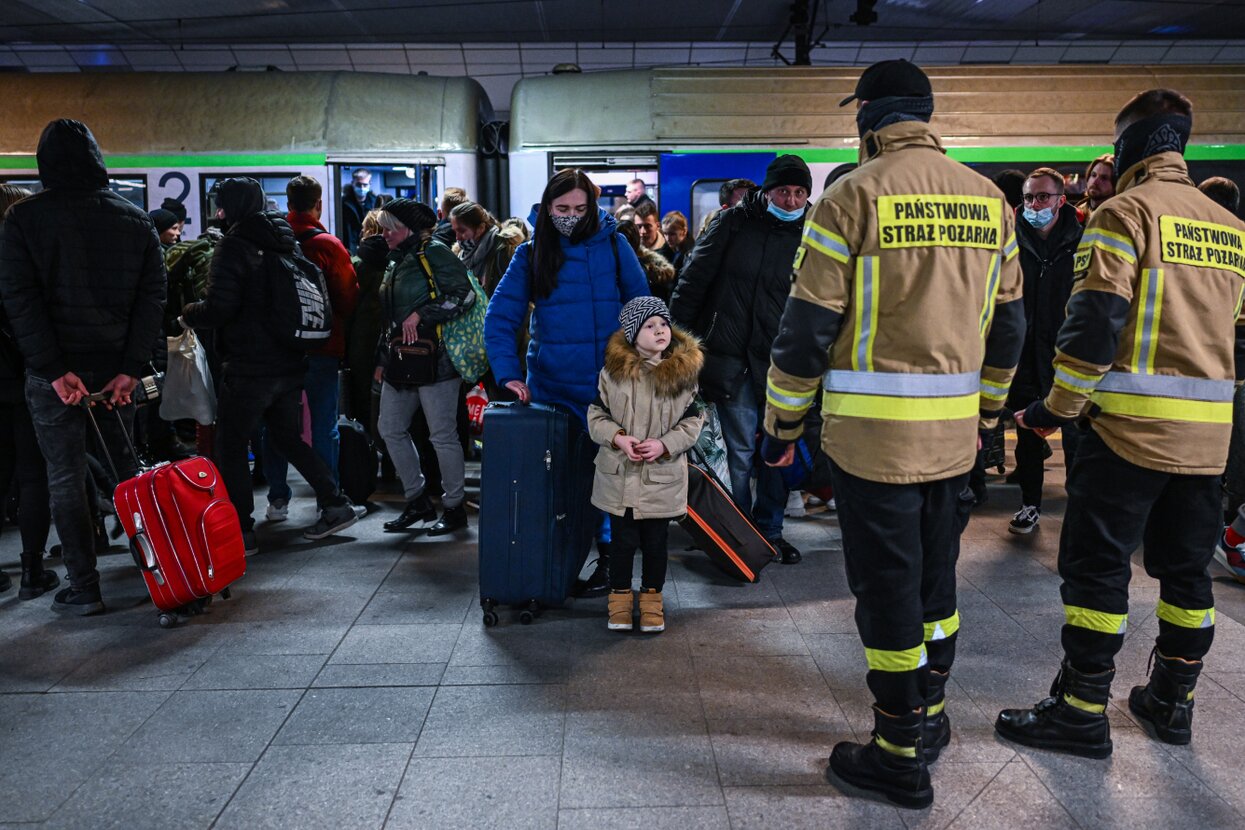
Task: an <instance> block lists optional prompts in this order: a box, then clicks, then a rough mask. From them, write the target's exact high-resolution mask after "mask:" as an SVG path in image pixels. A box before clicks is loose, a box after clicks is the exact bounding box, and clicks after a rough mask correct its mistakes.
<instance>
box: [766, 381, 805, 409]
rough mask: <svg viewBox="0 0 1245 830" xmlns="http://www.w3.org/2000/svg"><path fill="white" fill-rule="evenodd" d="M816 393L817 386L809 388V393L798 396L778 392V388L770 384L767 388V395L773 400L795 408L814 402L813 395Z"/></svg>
mask: <svg viewBox="0 0 1245 830" xmlns="http://www.w3.org/2000/svg"><path fill="white" fill-rule="evenodd" d="M816 394H817V390H816V389H815V388H814V389H811V390H809V393H808V394H807V395H798V396H797V395H784V394H782V393H781V392H778V391H777V390H775V389H774V387H773V386H768V387H766V389H765V396H766V397H767V398H769V399H770V400H771V401H774V402H776V403H780V404H786V405H787V406H790V407H795V408H801V407H805V406H808V405H809V404H810V403H811V402H812V400H813V397H814V396H815V395H816Z"/></svg>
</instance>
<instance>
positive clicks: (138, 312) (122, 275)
mask: <svg viewBox="0 0 1245 830" xmlns="http://www.w3.org/2000/svg"><path fill="white" fill-rule="evenodd" d="M37 157H38V161H39V179H40V181H42V182H43V187H44V189H43V190H42V191H40V192H39V193H36V194H35V195H33V196H31V197H29V198H26V199H23V200H21V201H20V202H17V203H16V204H14V205H13V206H12V207H11V208H9V212H8V217H7V219H6V220H5V222H4V224H3V226H0V297H3V300H4V307H5V310H6V311H7V312H8V316H9V320H10V322H11V325H12V327H13V333H14V335H15V336H16V339H17V343H18V346H19V347H20V349H21V353H22V355H23V356H24V357H25V359H26V366H27V368H28V369H29V371H30V372H31V373H32V374H34V375H36V376H38V377H40V378H43V379H44V380H55V379H56V378H59V377H61V376H62V375H64V374H65V373H66V372H75V373H81V372H95V373H98V374H102V375H108V376H112V375H116V374H126V375H131V376H134V377H142V375H143V367H144V364H146V363H147V361H148V360H149V359H150V358H151V344H152V343H153V342H155V341H156V338H157V337H159V336H160V332H161V323H162V319H163V314H164V294H165V275H164V256H163V249H162V248H161V247H160V240H159V238H158V237H157V236H156V229H155V226H154V225H152V223H151V219H149V218H148V216H147V214H146V213H144V212H143V211H142V210H140V209H139V208H137V207H135V206H134V205H132V204H130V202H128V201H127V200H126V199H124V198H123V197H121V196H118V195H117V194H115V193H113V192H111V191H110V190H109V189H108V172H107V170H106V169H105V168H104V159H103V156H101V155H100V152H99V145H97V144H96V143H95V137H94V136H92V135H91V131H90V130H88V129H87V128H86V126H85V125H83V124H81V123H79V122H77V121H70V120H67V119H61V120H58V121H53V122H52V123H51V124H49V125H48V126H47V128H46V129H44V131H43V136H42V137H41V138H40V139H39V149H38V155H37Z"/></svg>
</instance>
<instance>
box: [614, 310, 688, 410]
mask: <svg viewBox="0 0 1245 830" xmlns="http://www.w3.org/2000/svg"><path fill="white" fill-rule="evenodd" d="M670 335H671V337H670V347H669V348H668V349H666V358H665V359H664V360H663V361H662V362H661V363H658V364H657V365H656V366H654V365H653V364H651V363H649V362H648V361H647V360H645V359H644V358H643V357H641V356H640V353H639V352H638V351H636V348H635V346H633V345H631V344H630V343H628V342H627V338H626V336H625V335H624V334H623V333H622V332H621V331H616V332H614V335H613V336H612V337H610V340H609V343H608V344H607V345H606V347H605V372H606V374H608V375H609V376H610V378H612V379H613V380H614V381H619V382H621V381H624V380H638V379H640V378H641V377H642V376H643V374H644V373H645V372H652V373H653V387H654V392H655V394H656V395H657V397H659V398H677V397H678V396H679V395H681V394H684V393H686V392H688V391H689V390H692V389H695V388H696V380H697V378H698V377H699V376H700V370H701V367H703V366H704V364H705V357H704V353H703V352H701V350H700V341H699V340H697V339H696V338H695V337H693V336H692V335H691V334H688V333H687V332H686V331H684V330H683V329H681V328H679V327H678V326H671V327H670Z"/></svg>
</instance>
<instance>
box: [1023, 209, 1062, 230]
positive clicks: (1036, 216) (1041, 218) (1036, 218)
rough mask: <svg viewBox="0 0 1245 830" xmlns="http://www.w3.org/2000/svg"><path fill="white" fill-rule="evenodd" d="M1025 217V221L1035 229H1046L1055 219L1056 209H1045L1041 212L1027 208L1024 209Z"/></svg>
mask: <svg viewBox="0 0 1245 830" xmlns="http://www.w3.org/2000/svg"><path fill="white" fill-rule="evenodd" d="M1024 217H1025V221H1026V222H1028V223H1029V224H1030V225H1032V226H1033V227H1035V228H1044V227H1046V226H1047V225H1049V224H1050V222H1051V220H1052V219H1054V218H1055V209H1054V208H1048V207H1045V208H1042V209H1041V210H1034V209H1033V208H1031V207H1027V208H1025V209H1024Z"/></svg>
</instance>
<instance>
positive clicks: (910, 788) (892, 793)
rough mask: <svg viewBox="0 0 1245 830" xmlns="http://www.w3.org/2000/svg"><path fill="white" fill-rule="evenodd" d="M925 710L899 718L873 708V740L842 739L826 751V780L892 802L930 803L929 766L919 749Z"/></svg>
mask: <svg viewBox="0 0 1245 830" xmlns="http://www.w3.org/2000/svg"><path fill="white" fill-rule="evenodd" d="M924 720H925V712H924V711H923V710H918V711H916V712H910V713H908V714H906V715H904V716H902V717H895V716H892V715H888V714H887V713H885V712H883V711H882V710H881V709H879V708H878V707H877V706H876V705H875V706H874V707H873V740H871V741H869V743H867V744H858V743H852V742H851V741H844V742H843V743H840V744H837V745H835V747H834V750H833V751H832V752H831V753H830V766H829V767H828V768H827V769H826V779H827V780H828V781H829V782H830V783H831V784H836V785H838V784H841V783H846V784H849V785H851V786H853V787H855V788H857V789H860V790H866V791H868V792H869V793H873V794H877V795H880V796H882V797H883V798H885V799H886V800H887V801H889V802H891V803H892V804H896V805H898V806H900V807H907V808H909V809H912V810H921V809H924V808H926V807H928V806H929V805H931V804H933V803H934V788H933V786H932V785H931V784H930V782H929V767H928V766H926V764H925V755H924V753H923V752H922V748H921V724H922V723H923V722H924Z"/></svg>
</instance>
